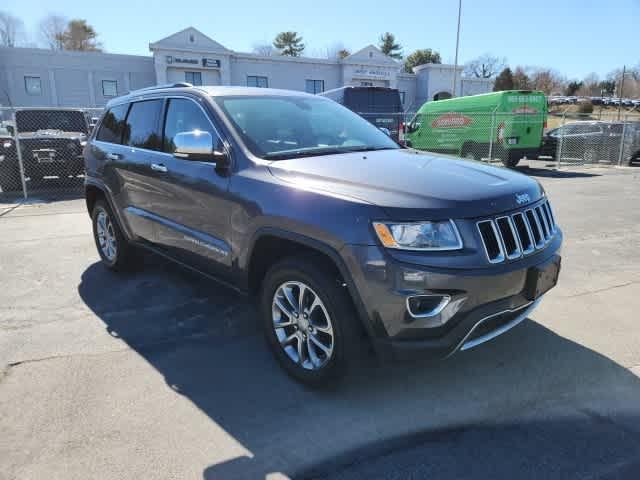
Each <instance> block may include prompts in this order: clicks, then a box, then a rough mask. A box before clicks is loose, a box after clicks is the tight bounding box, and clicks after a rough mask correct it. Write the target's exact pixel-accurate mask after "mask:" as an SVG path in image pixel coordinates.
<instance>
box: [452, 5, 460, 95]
mask: <svg viewBox="0 0 640 480" xmlns="http://www.w3.org/2000/svg"><path fill="white" fill-rule="evenodd" d="M461 12H462V0H458V32H457V33H456V58H455V60H454V62H453V63H454V65H453V85H452V87H451V92H452V94H451V96H452V97H455V96H456V84H457V83H458V82H457V77H458V46H459V45H460V14H461Z"/></svg>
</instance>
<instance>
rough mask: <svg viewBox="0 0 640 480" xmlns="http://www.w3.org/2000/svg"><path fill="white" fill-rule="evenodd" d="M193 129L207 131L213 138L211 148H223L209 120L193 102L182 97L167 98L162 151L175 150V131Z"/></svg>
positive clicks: (170, 151)
mask: <svg viewBox="0 0 640 480" xmlns="http://www.w3.org/2000/svg"><path fill="white" fill-rule="evenodd" d="M193 130H202V131H204V132H209V133H210V134H211V137H212V138H213V149H214V150H219V151H221V150H223V146H222V144H221V142H220V139H219V137H218V135H217V134H216V132H215V131H214V129H213V127H212V126H211V122H210V121H209V119H208V117H207V116H206V115H205V114H204V112H203V111H202V110H201V109H200V107H199V106H198V105H197V104H196V103H195V102H193V101H192V100H187V99H184V98H172V99H171V100H169V106H168V107H167V118H166V120H165V125H164V146H163V149H164V151H165V152H168V153H173V152H174V151H175V145H174V143H173V138H174V137H175V136H176V133H181V132H192V131H193Z"/></svg>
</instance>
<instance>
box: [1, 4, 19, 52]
mask: <svg viewBox="0 0 640 480" xmlns="http://www.w3.org/2000/svg"><path fill="white" fill-rule="evenodd" d="M23 37H24V22H23V21H22V20H20V19H19V18H18V17H16V16H14V15H11V14H10V13H9V12H0V46H2V47H15V46H16V45H19V44H20V42H21V41H22V40H23Z"/></svg>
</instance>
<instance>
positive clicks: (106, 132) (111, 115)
mask: <svg viewBox="0 0 640 480" xmlns="http://www.w3.org/2000/svg"><path fill="white" fill-rule="evenodd" d="M128 108H129V104H124V105H118V106H116V107H113V108H112V109H111V110H109V111H108V112H107V113H106V114H105V116H104V118H103V119H102V123H101V124H100V130H98V135H97V137H96V138H97V139H98V140H99V141H101V142H109V143H120V141H121V140H122V132H123V131H124V118H125V117H126V116H127V109H128Z"/></svg>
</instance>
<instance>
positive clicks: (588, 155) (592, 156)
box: [582, 148, 598, 163]
mask: <svg viewBox="0 0 640 480" xmlns="http://www.w3.org/2000/svg"><path fill="white" fill-rule="evenodd" d="M582 159H583V160H584V163H598V162H597V160H596V152H595V150H593V148H587V149H586V150H585V151H584V152H583V153H582Z"/></svg>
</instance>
